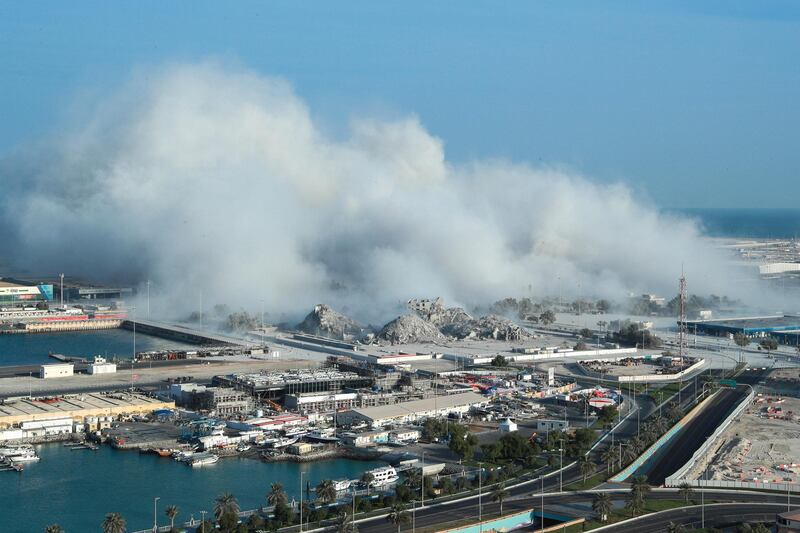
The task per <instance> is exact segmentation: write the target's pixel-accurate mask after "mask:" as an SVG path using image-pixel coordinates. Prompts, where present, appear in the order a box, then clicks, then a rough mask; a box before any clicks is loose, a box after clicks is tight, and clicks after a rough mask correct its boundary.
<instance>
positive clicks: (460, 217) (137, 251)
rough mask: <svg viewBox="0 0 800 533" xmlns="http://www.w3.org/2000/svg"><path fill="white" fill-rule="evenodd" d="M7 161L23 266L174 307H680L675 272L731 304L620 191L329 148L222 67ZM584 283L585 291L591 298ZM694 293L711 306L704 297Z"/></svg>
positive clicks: (361, 134)
mask: <svg viewBox="0 0 800 533" xmlns="http://www.w3.org/2000/svg"><path fill="white" fill-rule="evenodd" d="M37 150H38V151H37V152H36V153H35V154H33V153H32V152H31V151H28V152H26V153H19V154H16V155H15V156H14V157H10V158H7V159H6V161H5V162H4V164H3V167H4V168H3V171H2V174H1V175H2V176H3V177H2V179H3V181H4V187H3V188H4V189H5V191H6V192H5V194H3V195H2V199H0V202H1V203H2V208H3V213H4V214H5V223H4V224H5V235H4V236H3V237H4V238H5V239H4V240H6V241H7V242H12V241H13V242H16V248H15V249H16V250H18V252H19V255H18V256H16V257H14V258H12V259H14V260H15V261H16V262H17V263H18V264H26V265H37V268H38V269H39V271H52V272H60V271H66V272H72V273H76V274H81V275H84V276H87V277H90V278H97V277H103V278H106V279H117V280H127V281H129V282H130V281H131V280H133V281H135V282H136V281H138V282H141V281H143V280H144V279H152V280H153V282H154V284H155V286H157V287H158V289H157V290H154V295H156V294H157V295H160V296H161V298H162V299H163V302H162V305H163V306H164V308H165V307H166V306H167V305H170V306H176V307H174V309H180V310H182V311H183V310H186V309H193V308H196V307H197V299H198V296H199V292H200V291H201V290H202V292H203V294H204V299H205V301H206V302H208V303H216V302H225V303H228V304H229V305H231V306H243V307H245V308H249V309H257V308H258V306H259V305H260V304H259V302H260V301H261V300H265V302H266V307H267V309H268V310H269V311H272V312H273V313H280V312H287V313H300V312H302V311H305V310H307V309H308V308H309V307H310V306H311V305H313V304H314V303H317V302H319V301H326V302H331V303H333V304H335V305H339V306H345V307H347V308H348V309H349V310H350V311H351V312H353V313H354V314H355V315H357V316H360V317H361V318H362V319H373V320H380V319H383V318H386V317H387V316H388V314H391V313H393V312H394V311H395V309H394V308H395V306H396V304H397V302H399V301H404V300H406V299H408V298H410V297H415V296H435V295H441V296H443V297H445V298H446V299H447V300H448V302H450V303H460V304H464V305H472V304H480V303H486V302H489V301H492V300H494V299H497V298H501V297H505V296H509V295H516V296H520V295H523V294H527V289H528V286H529V285H530V286H531V288H532V290H533V292H534V294H536V295H554V294H557V291H558V290H559V289H558V288H557V286H561V287H562V289H561V290H562V291H563V292H564V294H565V295H569V294H573V295H574V294H576V293H577V292H578V291H579V290H580V292H581V293H582V294H583V295H585V296H588V295H597V296H601V295H602V296H617V297H618V296H621V295H623V294H627V292H628V291H659V292H662V293H665V294H674V293H675V289H676V285H677V277H678V275H679V273H680V269H681V264H683V265H684V268H686V270H687V272H689V274H690V276H694V279H695V280H698V283H702V285H703V287H702V288H703V289H706V290H707V292H714V291H716V292H724V293H727V294H730V290H728V289H729V287H727V288H726V287H724V286H723V285H722V280H721V278H720V277H719V276H718V275H717V273H718V272H720V271H721V269H722V260H721V258H719V257H717V256H716V255H715V254H714V253H713V252H712V251H710V250H709V249H708V247H707V246H706V245H705V244H703V243H702V242H701V241H700V239H699V231H698V229H697V228H696V226H695V225H694V224H693V223H691V222H689V221H687V220H683V219H679V218H672V217H666V216H664V215H661V214H659V212H658V210H657V209H656V208H655V207H654V206H653V205H652V204H650V203H649V202H647V201H645V200H643V199H642V198H638V197H636V196H635V195H634V194H633V193H632V192H631V191H630V190H629V189H628V188H626V187H625V186H622V185H601V184H597V183H593V182H591V181H589V180H587V179H585V178H583V177H581V176H579V175H576V174H574V173H572V172H569V171H565V170H559V169H553V168H532V167H530V166H527V165H522V164H514V163H510V162H504V161H478V162H475V163H472V164H464V165H456V164H452V163H449V162H448V161H447V159H446V157H445V150H444V143H443V141H442V140H441V139H438V138H436V137H435V136H434V135H432V134H431V133H429V132H428V131H426V130H425V128H424V127H423V126H422V125H421V124H420V121H419V119H418V118H416V117H408V118H405V119H402V120H394V121H386V120H378V119H363V120H357V121H354V123H353V124H352V125H351V127H350V129H349V134H348V135H347V136H345V138H335V137H333V136H331V135H328V134H326V133H324V132H323V130H322V129H321V128H320V127H319V126H318V125H317V124H316V123H315V121H314V120H313V118H312V116H311V113H310V111H309V109H308V107H307V105H306V104H305V103H304V102H303V101H302V100H300V99H299V98H298V97H297V96H296V95H295V94H294V92H293V91H292V89H291V88H290V87H289V85H288V84H287V83H285V82H284V81H282V80H279V79H274V78H266V77H262V76H259V75H257V74H255V73H252V72H249V71H246V70H243V69H241V68H231V67H228V66H225V65H221V64H219V63H215V62H208V63H202V64H191V65H177V66H176V65H172V66H169V67H165V68H162V69H158V70H155V71H153V70H150V71H147V72H146V73H141V72H140V73H139V76H137V77H136V78H135V79H134V80H133V81H131V82H130V83H129V84H128V85H126V86H125V87H123V88H122V89H120V90H119V92H118V93H116V94H115V95H112V96H111V97H109V98H108V99H107V100H105V101H103V102H101V103H99V104H98V105H97V106H96V108H95V109H94V110H92V111H91V113H89V114H88V116H84V117H82V119H81V121H80V125H79V126H77V127H75V128H74V129H73V130H71V131H68V132H66V133H65V134H64V135H63V136H62V137H59V138H56V139H55V140H50V141H48V143H45V144H44V145H43V146H39V147H37ZM579 286H580V289H579V288H578V287H579ZM693 289H694V290H697V292H702V291H701V290H700V289H701V287H699V286H697V285H694V286H693Z"/></svg>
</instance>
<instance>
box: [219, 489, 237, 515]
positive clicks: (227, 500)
mask: <svg viewBox="0 0 800 533" xmlns="http://www.w3.org/2000/svg"><path fill="white" fill-rule="evenodd" d="M227 512H231V513H233V514H235V515H237V516H238V515H239V502H238V501H236V497H235V496H234V495H233V494H231V493H230V492H224V493H222V494H220V495H219V496H217V499H216V500H214V518H216V519H217V520H219V519H220V518H221V517H222V515H223V514H225V513H227Z"/></svg>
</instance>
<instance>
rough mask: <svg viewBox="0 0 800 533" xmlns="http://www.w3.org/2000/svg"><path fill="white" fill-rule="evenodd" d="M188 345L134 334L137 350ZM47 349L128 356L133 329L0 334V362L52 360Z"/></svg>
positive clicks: (130, 350)
mask: <svg viewBox="0 0 800 533" xmlns="http://www.w3.org/2000/svg"><path fill="white" fill-rule="evenodd" d="M191 348H193V345H191V344H184V343H180V342H176V341H171V340H167V339H161V338H158V337H151V336H150V335H143V334H141V333H137V334H136V351H137V352H141V351H149V350H170V349H176V350H177V349H184V350H185V349H191ZM50 353H59V354H62V355H69V356H75V357H85V358H87V359H91V358H92V357H94V356H95V355H102V356H105V357H107V358H108V359H112V358H114V357H116V358H120V359H130V358H131V354H132V353H133V332H131V331H128V330H126V329H104V330H97V331H70V332H60V333H22V334H15V335H0V366H12V365H38V364H42V363H55V362H56V361H55V360H54V359H51V358H50V357H48V354H50Z"/></svg>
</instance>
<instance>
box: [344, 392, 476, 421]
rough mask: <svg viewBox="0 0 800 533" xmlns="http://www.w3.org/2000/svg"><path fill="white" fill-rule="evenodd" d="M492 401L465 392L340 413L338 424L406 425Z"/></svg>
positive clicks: (465, 410) (467, 409)
mask: <svg viewBox="0 0 800 533" xmlns="http://www.w3.org/2000/svg"><path fill="white" fill-rule="evenodd" d="M488 402H489V400H488V399H486V398H485V397H483V396H481V395H480V394H476V393H474V392H464V393H460V394H452V395H449V396H439V397H436V398H426V399H424V400H414V401H411V402H403V403H396V404H392V405H383V406H379V407H365V408H361V409H351V410H349V411H346V412H344V413H339V415H338V421H339V423H341V424H349V425H352V424H356V423H359V422H366V423H367V424H371V425H372V426H375V427H379V426H385V425H388V424H403V423H409V422H415V421H417V420H421V419H425V418H431V417H442V416H447V415H449V414H451V413H455V414H459V415H461V414H465V413H468V412H469V411H470V409H471V408H472V407H477V406H480V405H485V404H487V403H488Z"/></svg>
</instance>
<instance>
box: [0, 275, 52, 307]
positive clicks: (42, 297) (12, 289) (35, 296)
mask: <svg viewBox="0 0 800 533" xmlns="http://www.w3.org/2000/svg"><path fill="white" fill-rule="evenodd" d="M52 299H53V286H52V285H49V284H44V283H41V284H36V283H28V282H25V281H20V280H16V279H12V278H0V309H2V310H4V311H5V310H13V309H19V308H23V309H24V308H35V307H36V306H37V305H39V304H47V303H48V302H50V301H52Z"/></svg>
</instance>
